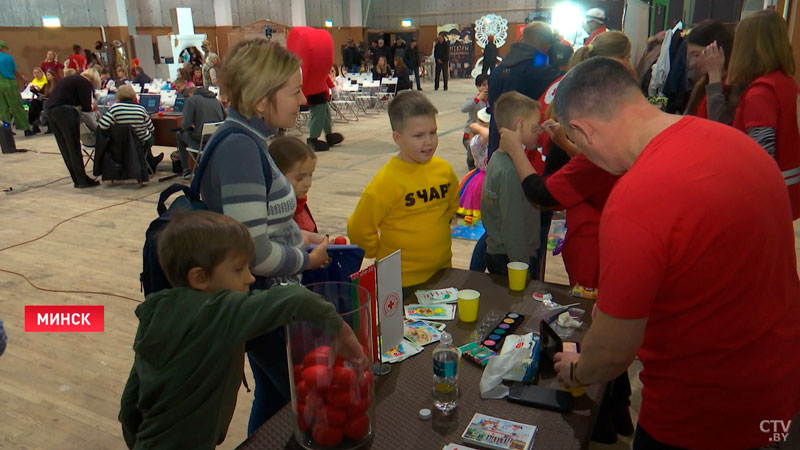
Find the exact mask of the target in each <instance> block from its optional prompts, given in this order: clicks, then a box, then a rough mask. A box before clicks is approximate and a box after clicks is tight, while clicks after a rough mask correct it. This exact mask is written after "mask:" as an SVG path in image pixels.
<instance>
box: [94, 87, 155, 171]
mask: <svg viewBox="0 0 800 450" xmlns="http://www.w3.org/2000/svg"><path fill="white" fill-rule="evenodd" d="M135 101H136V93H135V92H134V90H133V87H132V86H131V85H129V84H123V85H122V86H120V87H119V88H118V89H117V98H116V103H114V104H113V105H112V106H111V108H109V109H108V111H106V113H105V114H103V117H101V118H100V121H99V122H97V126H98V127H100V129H101V130H107V129H108V128H109V127H110V126H111V125H130V126H131V127H133V131H134V133H136V137H137V138H139V142H140V143H141V144H142V147H143V148H144V150H145V155H147V163H148V164H149V165H150V168H151V169H153V172H155V171H156V167H157V166H158V163H160V162H161V160H162V159H164V154H163V153H162V154H160V155H158V157H157V158H156V157H155V156H153V151H152V150H153V143H155V137H153V132H155V127H154V126H153V121H151V120H150V114H148V113H147V110H146V109H144V106H142V105H137V104H136V103H135Z"/></svg>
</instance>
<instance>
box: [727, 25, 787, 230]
mask: <svg viewBox="0 0 800 450" xmlns="http://www.w3.org/2000/svg"><path fill="white" fill-rule="evenodd" d="M794 73H795V64H794V59H793V57H792V44H791V43H790V42H789V32H788V28H787V25H786V21H785V20H783V17H781V16H780V14H778V13H776V12H775V11H772V10H764V11H759V12H756V13H753V14H751V15H749V16H747V17H745V18H744V19H742V21H741V22H739V25H738V26H737V27H736V37H735V38H734V40H733V51H732V52H731V61H730V64H728V80H727V81H728V83H729V84H730V85H731V86H734V87H733V89H732V91H733V94H732V95H731V105H732V106H734V107H735V108H736V113H735V116H734V117H735V118H734V120H733V126H734V127H736V128H738V129H739V130H742V131H744V132H745V133H747V134H748V135H749V136H750V137H751V138H753V140H755V141H756V142H757V143H758V144H759V145H761V147H763V148H764V150H766V151H767V153H769V155H770V156H772V157H773V158H774V159H775V161H776V162H777V163H778V166H779V167H780V169H781V171H782V172H783V177H784V180H785V181H786V186H787V189H788V190H789V200H790V202H791V205H792V220H795V219H797V218H800V131H798V126H797V83H795V81H794V79H793V78H792V77H793V76H794ZM738 92H741V95H737V93H738Z"/></svg>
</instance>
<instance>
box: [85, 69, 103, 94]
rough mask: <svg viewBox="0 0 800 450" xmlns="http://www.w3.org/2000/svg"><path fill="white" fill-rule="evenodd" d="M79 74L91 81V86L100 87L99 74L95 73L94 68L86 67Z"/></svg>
mask: <svg viewBox="0 0 800 450" xmlns="http://www.w3.org/2000/svg"><path fill="white" fill-rule="evenodd" d="M81 76H82V77H83V78H86V79H87V80H89V81H91V82H92V86H94V88H95V89H99V88H100V75H98V74H97V71H96V70H94V69H86V70H84V71H83V72H81Z"/></svg>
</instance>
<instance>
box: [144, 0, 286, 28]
mask: <svg viewBox="0 0 800 450" xmlns="http://www.w3.org/2000/svg"><path fill="white" fill-rule="evenodd" d="M129 1H130V0H129ZM209 1H210V0H209ZM230 2H231V10H232V13H233V26H241V25H247V24H249V23H253V22H256V21H259V20H271V21H273V22H277V23H282V24H286V25H291V23H292V10H291V5H290V4H291V0H230ZM209 25H214V24H213V23H211V24H209Z"/></svg>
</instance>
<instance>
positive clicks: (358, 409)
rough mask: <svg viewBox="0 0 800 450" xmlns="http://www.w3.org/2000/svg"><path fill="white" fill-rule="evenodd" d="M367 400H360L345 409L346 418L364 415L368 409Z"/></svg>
mask: <svg viewBox="0 0 800 450" xmlns="http://www.w3.org/2000/svg"><path fill="white" fill-rule="evenodd" d="M369 403H370V402H369V399H368V398H362V399H360V400H358V401H357V402H355V403H352V404H351V405H350V407H349V408H347V417H356V416H360V415H361V414H364V413H365V412H366V411H367V409H369Z"/></svg>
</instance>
